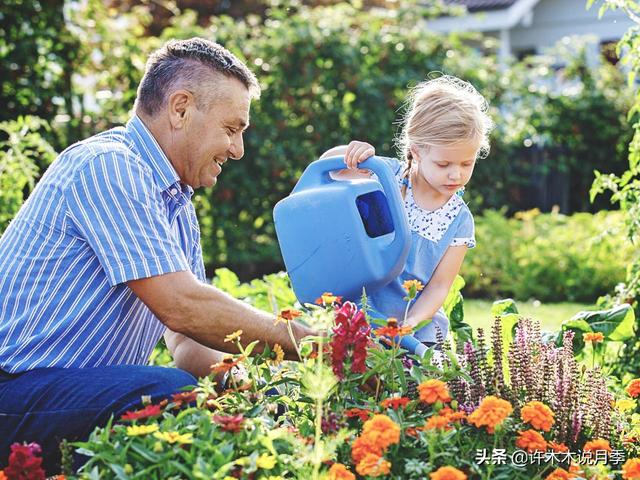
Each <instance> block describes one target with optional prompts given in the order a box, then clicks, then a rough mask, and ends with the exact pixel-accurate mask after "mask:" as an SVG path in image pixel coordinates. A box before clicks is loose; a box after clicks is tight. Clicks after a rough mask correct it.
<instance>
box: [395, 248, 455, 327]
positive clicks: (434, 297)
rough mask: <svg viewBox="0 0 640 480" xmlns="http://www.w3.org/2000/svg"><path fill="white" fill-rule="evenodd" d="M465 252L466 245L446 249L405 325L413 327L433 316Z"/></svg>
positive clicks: (411, 309) (449, 286) (445, 296)
mask: <svg viewBox="0 0 640 480" xmlns="http://www.w3.org/2000/svg"><path fill="white" fill-rule="evenodd" d="M466 253H467V247H466V246H457V247H449V248H448V249H447V251H446V252H445V254H444V257H442V260H440V263H439V264H438V266H437V267H436V271H435V272H434V273H433V276H432V277H431V280H430V281H429V283H428V284H427V286H426V287H425V288H424V290H423V291H422V293H421V294H420V296H419V297H418V299H417V300H416V301H415V303H414V304H413V305H412V306H411V308H410V309H409V314H408V315H407V319H406V322H405V325H409V326H412V327H413V326H416V325H417V324H418V323H420V322H422V321H423V320H427V319H430V318H433V316H434V315H435V313H436V312H437V311H438V309H439V308H440V307H442V304H443V303H444V301H445V299H446V298H447V295H448V294H449V289H451V285H452V284H453V281H454V280H455V278H456V275H457V274H458V272H459V271H460V267H461V266H462V261H463V260H464V256H465V254H466Z"/></svg>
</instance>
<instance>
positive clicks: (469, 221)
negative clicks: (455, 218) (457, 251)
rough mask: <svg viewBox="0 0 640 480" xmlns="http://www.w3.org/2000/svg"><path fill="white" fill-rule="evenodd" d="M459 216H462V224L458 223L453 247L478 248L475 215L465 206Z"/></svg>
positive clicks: (452, 242)
mask: <svg viewBox="0 0 640 480" xmlns="http://www.w3.org/2000/svg"><path fill="white" fill-rule="evenodd" d="M458 215H461V218H460V222H459V223H458V229H457V231H456V234H455V236H454V237H453V240H452V241H451V244H450V246H451V247H460V246H466V247H469V248H474V247H475V246H476V232H475V225H474V222H473V215H471V212H470V211H469V209H468V208H467V207H466V206H464V207H463V208H462V209H461V210H460V213H459V214H458Z"/></svg>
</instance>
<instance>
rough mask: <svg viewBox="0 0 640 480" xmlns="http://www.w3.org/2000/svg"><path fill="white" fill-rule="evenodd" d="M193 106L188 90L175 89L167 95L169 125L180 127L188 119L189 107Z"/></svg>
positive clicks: (192, 99)
mask: <svg viewBox="0 0 640 480" xmlns="http://www.w3.org/2000/svg"><path fill="white" fill-rule="evenodd" d="M194 106H195V99H194V98H193V94H192V93H191V92H189V91H188V90H176V91H174V92H172V93H171V95H169V101H168V107H169V121H170V122H171V126H172V127H173V128H174V129H176V130H179V129H182V128H184V126H185V125H186V123H187V122H188V120H189V115H190V113H191V109H192V108H193V107H194Z"/></svg>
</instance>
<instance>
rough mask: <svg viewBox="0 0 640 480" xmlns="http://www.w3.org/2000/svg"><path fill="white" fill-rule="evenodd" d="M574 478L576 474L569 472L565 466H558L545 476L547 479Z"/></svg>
mask: <svg viewBox="0 0 640 480" xmlns="http://www.w3.org/2000/svg"><path fill="white" fill-rule="evenodd" d="M574 478H576V476H575V475H574V474H572V473H569V472H567V471H566V470H565V469H563V468H556V469H555V470H554V471H553V472H551V473H550V474H549V475H547V476H546V477H545V480H572V479H574Z"/></svg>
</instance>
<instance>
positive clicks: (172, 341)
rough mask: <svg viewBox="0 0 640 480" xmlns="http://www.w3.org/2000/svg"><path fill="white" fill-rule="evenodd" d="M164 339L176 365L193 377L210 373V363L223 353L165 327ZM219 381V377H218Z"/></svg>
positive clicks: (220, 357)
mask: <svg viewBox="0 0 640 480" xmlns="http://www.w3.org/2000/svg"><path fill="white" fill-rule="evenodd" d="M164 341H165V343H166V344H167V348H168V349H169V351H170V352H171V355H172V356H173V360H174V362H175V364H176V367H178V368H181V369H183V370H186V371H187V372H189V373H191V374H192V375H193V376H195V377H205V376H207V375H209V374H210V373H211V365H213V364H214V363H218V362H220V361H222V359H223V358H224V354H223V353H222V352H219V351H217V350H214V349H213V348H209V347H205V346H204V345H201V344H199V343H198V342H196V341H195V340H191V339H190V338H189V337H185V336H184V335H183V334H181V333H176V332H174V331H172V330H169V329H167V331H166V332H165V333H164ZM218 381H219V382H220V381H221V378H219V379H218Z"/></svg>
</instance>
